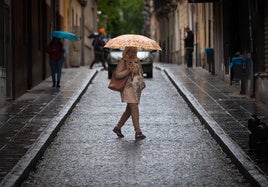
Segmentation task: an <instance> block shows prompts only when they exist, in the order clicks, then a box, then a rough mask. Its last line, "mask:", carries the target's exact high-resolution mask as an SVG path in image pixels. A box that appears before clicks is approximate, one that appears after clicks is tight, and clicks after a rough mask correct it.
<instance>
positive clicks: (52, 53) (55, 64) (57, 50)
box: [47, 37, 65, 88]
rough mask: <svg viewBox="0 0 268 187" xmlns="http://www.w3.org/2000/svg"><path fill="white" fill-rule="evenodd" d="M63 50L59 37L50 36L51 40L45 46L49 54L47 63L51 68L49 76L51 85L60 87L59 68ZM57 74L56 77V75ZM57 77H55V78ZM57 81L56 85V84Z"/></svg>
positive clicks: (60, 67) (61, 62)
mask: <svg viewBox="0 0 268 187" xmlns="http://www.w3.org/2000/svg"><path fill="white" fill-rule="evenodd" d="M64 52H65V50H64V48H63V44H62V42H61V41H60V39H59V38H56V37H52V40H51V42H50V43H49V45H48V47H47V53H48V54H49V63H50V68H51V77H52V81H53V85H52V87H55V86H57V87H58V88H59V87H60V81H61V69H62V64H63V54H64ZM56 74H57V77H56ZM56 78H57V79H56ZM56 83H57V85H56Z"/></svg>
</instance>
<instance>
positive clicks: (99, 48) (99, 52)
mask: <svg viewBox="0 0 268 187" xmlns="http://www.w3.org/2000/svg"><path fill="white" fill-rule="evenodd" d="M103 38H104V34H103V33H99V36H98V37H96V38H95V39H94V40H93V43H92V45H93V47H94V60H93V62H92V63H91V65H90V67H89V68H90V69H92V67H93V66H94V64H95V63H96V62H101V64H102V66H103V68H104V70H106V69H107V68H106V65H105V56H104V55H105V54H104V48H103V47H104V45H105V42H104V41H103Z"/></svg>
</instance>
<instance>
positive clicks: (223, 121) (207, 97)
mask: <svg viewBox="0 0 268 187" xmlns="http://www.w3.org/2000/svg"><path fill="white" fill-rule="evenodd" d="M155 66H157V67H158V68H160V69H162V70H163V69H164V71H165V72H166V73H167V74H168V75H169V76H170V79H171V80H172V81H173V83H174V84H175V85H176V86H177V87H178V90H179V91H180V93H181V94H182V95H184V98H186V100H188V103H190V105H194V106H193V108H194V110H195V111H196V112H197V113H198V114H199V116H200V118H201V120H202V121H205V122H208V123H209V122H212V125H210V124H209V125H208V128H209V129H212V130H211V133H212V134H214V137H215V138H216V140H217V141H218V142H219V144H221V145H222V147H227V148H226V149H227V152H229V153H230V154H229V155H232V156H233V157H232V158H233V159H234V160H236V161H237V162H236V164H238V165H240V166H239V168H240V169H241V170H244V171H245V170H247V171H245V173H248V171H249V173H250V171H251V170H252V171H253V170H254V172H251V173H250V174H249V175H251V177H252V176H253V178H255V179H254V180H253V181H256V180H258V181H259V182H258V183H259V184H262V185H264V186H267V185H268V182H267V181H268V180H267V176H268V163H267V162H258V161H257V160H256V157H255V155H254V154H248V153H249V147H248V145H249V143H248V142H249V139H248V138H249V130H248V128H247V125H248V124H247V121H248V119H250V118H251V115H252V114H256V115H257V116H258V117H259V118H260V119H261V120H262V121H264V122H265V123H266V124H268V107H267V106H266V105H264V104H262V103H259V102H256V100H255V99H253V98H249V97H247V96H245V95H240V93H239V92H240V88H239V86H235V85H233V86H230V85H229V84H227V83H225V82H223V81H221V80H220V79H219V78H218V77H216V76H213V75H211V74H209V73H208V72H207V71H206V70H204V69H202V68H197V67H195V68H187V67H185V66H178V65H175V64H165V63H156V64H155ZM195 101H197V102H195ZM202 110H204V111H205V113H207V114H208V115H207V116H208V117H207V118H204V116H205V115H206V114H204V112H203V113H202ZM213 123H214V124H216V125H213ZM213 126H214V127H213ZM213 128H214V129H213ZM218 129H220V130H218ZM214 131H218V132H214ZM222 134H224V135H226V136H225V137H226V138H222ZM230 138H231V139H230ZM229 142H231V143H229ZM233 142H234V143H233ZM240 148H241V149H242V150H241V151H239V149H240ZM242 157H243V158H242ZM248 157H250V158H251V161H250V162H247V160H250V159H249V158H248ZM252 160H253V161H254V162H255V165H254V164H252V163H251V162H252ZM256 165H257V167H256ZM245 168H246V169H245ZM259 168H261V169H259Z"/></svg>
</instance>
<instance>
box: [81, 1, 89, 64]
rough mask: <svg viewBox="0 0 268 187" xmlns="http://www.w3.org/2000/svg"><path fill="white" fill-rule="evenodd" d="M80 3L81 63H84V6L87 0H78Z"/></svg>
mask: <svg viewBox="0 0 268 187" xmlns="http://www.w3.org/2000/svg"><path fill="white" fill-rule="evenodd" d="M80 4H81V11H82V12H81V65H82V66H83V65H85V39H84V38H85V37H84V36H85V7H86V6H87V0H80Z"/></svg>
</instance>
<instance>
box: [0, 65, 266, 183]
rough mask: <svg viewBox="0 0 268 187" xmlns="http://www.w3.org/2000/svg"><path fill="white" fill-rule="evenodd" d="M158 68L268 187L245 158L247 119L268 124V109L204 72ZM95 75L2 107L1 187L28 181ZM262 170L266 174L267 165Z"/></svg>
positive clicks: (66, 80)
mask: <svg viewBox="0 0 268 187" xmlns="http://www.w3.org/2000/svg"><path fill="white" fill-rule="evenodd" d="M155 66H156V67H157V69H161V70H163V72H165V73H166V74H167V75H168V76H169V78H170V80H171V81H172V82H173V84H174V85H175V87H176V88H177V91H179V92H180V94H181V95H182V96H183V98H184V99H185V100H186V101H187V103H188V105H190V106H191V108H192V110H193V111H194V112H195V113H196V114H197V116H198V118H199V119H200V120H201V122H202V123H203V124H204V125H205V126H206V127H207V128H208V129H209V131H210V133H211V134H212V136H213V137H214V138H215V139H216V141H217V142H218V143H219V144H220V145H221V146H222V148H223V150H224V151H226V152H227V153H228V155H229V156H230V157H231V159H232V160H233V162H234V163H236V165H237V167H238V168H239V170H240V171H241V172H242V173H243V175H244V176H246V178H247V179H248V180H249V181H251V182H252V183H253V184H259V185H263V186H265V185H266V186H267V177H265V175H264V174H262V172H261V171H260V170H259V169H258V167H256V166H257V163H254V162H252V160H251V159H249V157H248V156H247V154H246V153H247V151H248V133H249V132H248V130H247V120H248V119H249V118H250V116H251V114H257V115H258V116H260V117H261V119H262V120H264V121H267V115H268V112H267V111H268V109H267V107H266V106H264V105H261V104H259V103H256V102H255V101H254V99H250V98H247V97H245V96H242V95H240V94H239V89H237V88H234V87H230V85H229V84H227V83H224V82H222V81H220V80H219V79H218V78H217V77H214V76H212V75H210V74H209V73H208V72H207V71H205V70H203V69H201V68H190V69H189V68H186V67H184V66H177V65H172V64H162V63H155ZM154 71H157V70H154ZM95 73H96V71H95V70H89V69H88V68H87V67H84V68H83V67H81V68H79V69H77V68H75V69H71V68H70V69H64V72H63V82H62V87H61V88H60V90H58V89H54V88H51V87H50V86H51V81H50V79H47V80H45V81H44V82H42V83H41V84H40V85H38V86H37V87H36V88H34V89H32V90H30V91H29V92H28V93H26V94H25V95H23V96H22V97H21V98H19V99H17V100H16V101H12V102H11V103H10V104H8V105H6V106H5V107H1V108H0V119H1V122H0V127H1V128H0V139H1V141H0V143H1V149H0V157H1V159H0V162H1V163H0V179H1V181H2V183H1V185H0V186H12V184H16V183H20V182H21V181H22V180H23V179H24V177H25V176H27V173H28V172H29V170H30V168H31V167H34V165H35V164H36V162H37V160H38V159H39V158H40V156H41V155H42V153H43V152H44V150H45V148H46V147H47V146H48V144H49V142H51V140H52V139H53V137H54V136H55V134H56V132H57V131H58V129H59V128H58V127H60V126H61V125H62V121H63V120H64V119H65V118H66V117H67V116H68V114H69V113H70V111H71V110H72V108H73V107H74V105H75V104H76V103H77V102H78V100H79V99H80V97H81V95H82V94H83V93H84V91H85V89H86V88H87V86H88V85H89V83H90V81H91V80H92V78H93V77H94V75H95ZM122 146H123V147H124V145H122ZM126 146H129V145H128V143H127V145H126ZM129 154H130V153H129ZM258 165H259V167H262V168H263V170H264V171H265V165H260V164H259V163H258ZM266 175H267V174H266Z"/></svg>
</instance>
